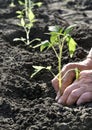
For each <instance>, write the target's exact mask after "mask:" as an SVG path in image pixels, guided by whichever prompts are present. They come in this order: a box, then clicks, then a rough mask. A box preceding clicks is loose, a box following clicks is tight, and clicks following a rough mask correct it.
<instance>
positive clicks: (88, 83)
mask: <svg viewBox="0 0 92 130" xmlns="http://www.w3.org/2000/svg"><path fill="white" fill-rule="evenodd" d="M75 68H78V69H79V70H80V76H79V79H78V80H75V71H69V70H70V69H75ZM91 69H92V59H90V58H87V59H86V60H84V61H82V62H78V63H69V64H67V65H65V66H64V67H63V69H62V71H61V75H62V76H64V74H65V73H66V72H68V73H67V74H66V76H65V77H64V79H63V80H62V90H61V92H62V93H61V92H60V91H59V86H58V79H57V76H56V77H55V78H54V79H53V80H52V85H53V87H54V89H55V91H56V93H57V96H56V100H57V102H58V103H61V104H64V105H72V104H74V103H77V104H81V103H84V102H89V101H90V100H92V96H91V95H92V70H91ZM84 90H85V91H84Z"/></svg>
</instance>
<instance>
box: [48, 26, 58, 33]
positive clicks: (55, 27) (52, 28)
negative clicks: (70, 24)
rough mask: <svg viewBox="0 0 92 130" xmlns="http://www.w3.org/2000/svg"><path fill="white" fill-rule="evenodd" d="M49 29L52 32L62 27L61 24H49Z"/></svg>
mask: <svg viewBox="0 0 92 130" xmlns="http://www.w3.org/2000/svg"><path fill="white" fill-rule="evenodd" d="M48 30H49V31H51V32H59V31H60V27H59V26H49V29H48Z"/></svg>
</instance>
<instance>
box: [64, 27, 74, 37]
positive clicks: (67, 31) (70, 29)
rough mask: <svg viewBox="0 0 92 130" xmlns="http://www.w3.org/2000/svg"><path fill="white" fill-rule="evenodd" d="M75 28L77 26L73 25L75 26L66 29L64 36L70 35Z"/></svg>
mask: <svg viewBox="0 0 92 130" xmlns="http://www.w3.org/2000/svg"><path fill="white" fill-rule="evenodd" d="M74 27H76V24H73V25H70V26H68V27H67V28H66V29H65V31H64V34H65V35H66V34H69V33H70V32H71V31H72V30H73V28H74Z"/></svg>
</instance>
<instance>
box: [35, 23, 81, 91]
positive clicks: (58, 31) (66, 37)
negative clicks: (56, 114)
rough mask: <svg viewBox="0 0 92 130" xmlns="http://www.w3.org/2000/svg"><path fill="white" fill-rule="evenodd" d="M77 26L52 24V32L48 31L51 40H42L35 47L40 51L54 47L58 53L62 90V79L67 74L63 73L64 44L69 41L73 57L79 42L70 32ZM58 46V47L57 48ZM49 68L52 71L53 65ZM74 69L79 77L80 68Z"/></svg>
mask: <svg viewBox="0 0 92 130" xmlns="http://www.w3.org/2000/svg"><path fill="white" fill-rule="evenodd" d="M75 26H76V25H71V26H68V27H67V28H66V29H64V28H60V27H59V26H50V27H49V31H50V33H48V34H49V35H50V40H45V41H43V42H41V43H40V44H38V45H36V46H34V48H36V47H40V51H43V50H44V49H46V48H47V49H48V48H52V49H53V51H54V53H55V55H56V58H57V61H58V81H59V89H60V90H61V87H62V79H63V78H64V77H65V75H66V74H65V75H64V76H63V77H62V74H61V69H62V53H63V47H64V44H65V43H67V46H68V50H69V54H70V57H72V56H73V54H74V52H75V50H76V45H77V43H76V42H75V40H74V39H73V38H72V36H71V35H70V32H71V31H72V30H73V28H74V27H75ZM57 47H58V49H56V48H57ZM44 69H45V68H44ZM46 69H47V68H46ZM49 70H50V72H51V67H50V68H49ZM73 70H74V71H75V73H76V78H78V75H79V71H78V69H77V68H76V69H73ZM36 71H37V69H36V70H35V72H36ZM70 71H71V70H70ZM51 73H52V74H53V76H55V74H54V73H53V72H51ZM36 74H37V73H36Z"/></svg>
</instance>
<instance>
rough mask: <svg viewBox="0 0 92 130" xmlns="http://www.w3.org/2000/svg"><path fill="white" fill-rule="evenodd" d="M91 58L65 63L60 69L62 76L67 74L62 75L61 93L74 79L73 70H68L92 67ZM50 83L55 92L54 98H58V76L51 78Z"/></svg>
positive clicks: (59, 94)
mask: <svg viewBox="0 0 92 130" xmlns="http://www.w3.org/2000/svg"><path fill="white" fill-rule="evenodd" d="M91 62H92V60H91V59H90V58H87V59H86V60H84V61H82V62H78V63H69V64H67V65H65V66H64V67H63V69H62V72H61V73H62V76H64V75H65V73H66V72H68V73H67V75H66V76H65V77H64V79H63V80H62V91H61V92H62V94H63V92H64V90H65V89H66V88H67V87H68V86H69V85H71V84H72V82H73V81H74V79H75V71H69V70H70V69H75V68H78V69H79V70H80V71H82V70H87V69H92V63H91ZM52 85H53V87H54V89H55V91H56V93H57V97H56V99H58V98H59V97H60V96H61V93H60V92H59V86H58V78H57V76H56V77H55V78H54V79H53V80H52Z"/></svg>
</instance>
